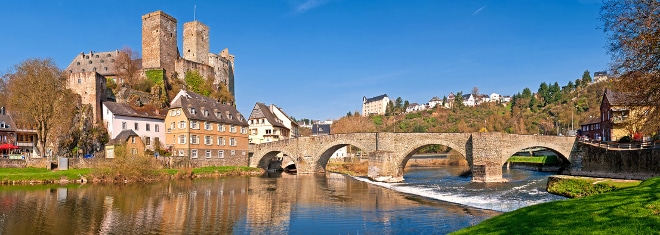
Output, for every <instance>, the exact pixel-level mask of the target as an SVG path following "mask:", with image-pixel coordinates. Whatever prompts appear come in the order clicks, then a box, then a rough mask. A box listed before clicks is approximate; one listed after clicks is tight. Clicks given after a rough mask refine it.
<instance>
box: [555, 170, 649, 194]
mask: <svg viewBox="0 0 660 235" xmlns="http://www.w3.org/2000/svg"><path fill="white" fill-rule="evenodd" d="M640 183H641V181H639V180H619V179H605V178H590V177H577V176H564V175H558V176H551V177H548V192H549V193H552V194H557V195H561V196H564V197H568V198H580V197H587V196H592V195H596V194H601V193H606V192H610V191H614V190H617V189H622V188H628V187H633V186H637V185H639V184H640Z"/></svg>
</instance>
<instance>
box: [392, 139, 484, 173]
mask: <svg viewBox="0 0 660 235" xmlns="http://www.w3.org/2000/svg"><path fill="white" fill-rule="evenodd" d="M436 144H437V145H443V146H447V147H449V148H451V149H452V150H454V151H456V152H458V153H459V154H461V156H463V158H465V160H467V161H468V165H472V161H471V159H469V158H468V157H467V153H466V151H465V147H463V148H461V147H459V146H458V145H456V144H454V143H452V142H449V141H446V140H442V139H425V140H419V141H418V142H417V144H416V145H413V146H410V147H408V148H404V149H403V156H402V157H403V158H402V159H401V161H400V162H399V168H400V169H401V175H403V170H404V168H405V166H406V164H407V163H408V160H410V158H411V157H412V156H413V155H414V154H415V153H417V151H419V150H420V149H422V148H424V147H426V146H429V145H436Z"/></svg>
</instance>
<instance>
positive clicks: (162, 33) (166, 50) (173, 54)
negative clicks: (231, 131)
mask: <svg viewBox="0 0 660 235" xmlns="http://www.w3.org/2000/svg"><path fill="white" fill-rule="evenodd" d="M121 53H124V52H122V51H118V50H114V51H107V52H92V51H90V52H89V53H80V54H79V55H77V56H76V57H75V58H74V59H73V60H72V61H71V63H70V64H69V66H67V68H66V69H65V72H66V73H67V74H68V79H67V88H69V89H71V90H73V91H74V92H75V93H77V94H79V95H80V96H81V98H82V103H83V104H90V105H91V106H92V110H93V115H94V117H95V121H96V122H98V121H100V120H102V112H101V111H102V110H101V103H102V102H104V101H113V100H114V97H113V96H112V95H111V93H110V92H108V91H107V85H106V81H107V79H112V80H113V81H115V82H117V83H118V84H119V85H121V84H122V83H123V82H124V79H123V78H121V77H119V76H120V71H118V69H117V67H118V64H116V63H115V62H117V59H118V58H119V56H120V54H121ZM180 55H183V57H181V56H180ZM139 65H140V66H141V69H140V72H139V75H140V76H142V77H143V78H144V77H146V76H147V75H146V74H148V73H149V74H151V72H153V71H156V72H160V73H162V74H163V75H164V77H163V78H162V79H163V80H164V82H171V81H173V79H183V76H184V74H185V73H186V72H187V71H190V70H196V71H198V72H199V73H200V74H201V75H202V76H204V77H205V78H212V79H214V82H213V84H214V85H216V86H217V85H220V84H223V85H225V86H226V87H227V88H228V89H229V91H230V92H231V94H232V95H234V96H235V94H234V55H231V54H229V51H228V49H226V48H225V49H224V50H222V51H221V52H220V53H218V54H214V53H210V52H209V27H208V26H206V25H204V24H202V23H201V22H199V21H193V22H187V23H185V24H183V53H179V50H178V46H177V20H176V19H175V18H174V17H172V16H170V15H168V14H166V13H164V12H162V11H155V12H152V13H148V14H145V15H143V16H142V58H141V59H140V60H139ZM156 74H158V73H156ZM161 92H162V91H161ZM148 95H149V94H147V95H146V96H148Z"/></svg>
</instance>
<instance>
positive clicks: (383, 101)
mask: <svg viewBox="0 0 660 235" xmlns="http://www.w3.org/2000/svg"><path fill="white" fill-rule="evenodd" d="M389 103H390V98H389V97H387V94H383V95H379V96H376V97H372V98H369V99H367V97H366V96H363V97H362V116H369V115H382V114H385V111H386V110H387V104H389Z"/></svg>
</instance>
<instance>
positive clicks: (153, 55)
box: [142, 11, 208, 77]
mask: <svg viewBox="0 0 660 235" xmlns="http://www.w3.org/2000/svg"><path fill="white" fill-rule="evenodd" d="M207 31H208V30H207ZM176 37H177V35H176V19H175V18H174V17H172V16H170V15H168V14H165V12H163V11H155V12H151V13H148V14H146V15H143V16H142V68H144V69H155V68H163V69H165V71H166V76H168V77H170V76H171V74H172V73H174V71H175V70H174V64H175V62H176V60H177V58H178V57H179V50H178V49H177V43H176Z"/></svg>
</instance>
